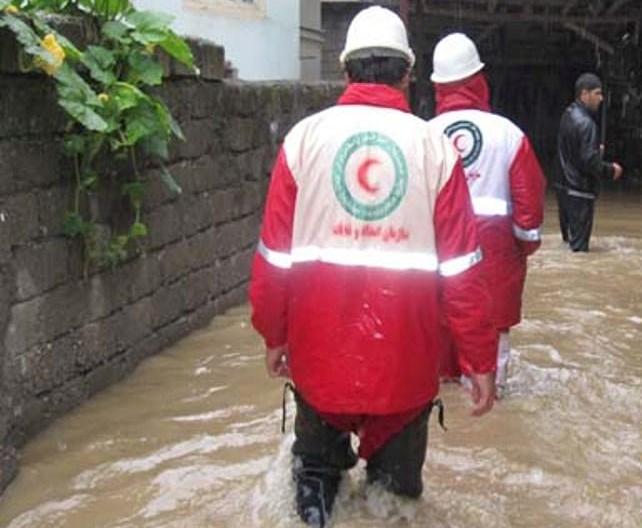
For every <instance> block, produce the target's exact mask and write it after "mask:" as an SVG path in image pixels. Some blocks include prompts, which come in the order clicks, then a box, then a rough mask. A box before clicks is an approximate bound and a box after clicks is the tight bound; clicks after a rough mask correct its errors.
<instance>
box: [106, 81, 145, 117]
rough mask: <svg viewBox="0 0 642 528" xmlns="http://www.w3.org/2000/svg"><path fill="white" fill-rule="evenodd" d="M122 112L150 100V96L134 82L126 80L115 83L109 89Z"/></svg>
mask: <svg viewBox="0 0 642 528" xmlns="http://www.w3.org/2000/svg"><path fill="white" fill-rule="evenodd" d="M109 95H110V96H111V97H112V98H113V99H114V101H115V102H116V104H117V106H118V110H119V111H120V112H122V111H124V110H128V109H129V108H133V107H135V106H137V105H138V104H139V103H141V102H143V101H147V100H149V96H147V95H146V94H144V93H143V92H142V91H140V90H139V89H138V88H136V86H134V85H133V84H129V83H126V82H117V83H115V84H114V85H113V86H112V88H111V89H110V91H109Z"/></svg>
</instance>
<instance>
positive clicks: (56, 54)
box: [37, 33, 65, 75]
mask: <svg viewBox="0 0 642 528" xmlns="http://www.w3.org/2000/svg"><path fill="white" fill-rule="evenodd" d="M40 45H41V46H42V47H43V49H45V50H47V51H48V52H49V54H50V55H51V56H52V58H53V60H52V61H51V62H45V61H43V60H40V61H37V65H38V66H39V67H40V68H41V69H42V70H43V71H45V72H46V73H47V75H55V74H56V72H57V71H58V70H59V69H60V67H61V66H62V63H63V62H64V61H65V50H63V49H62V47H61V46H60V44H58V41H57V40H56V36H55V35H54V34H53V33H49V34H48V35H46V36H45V38H43V39H42V41H41V42H40Z"/></svg>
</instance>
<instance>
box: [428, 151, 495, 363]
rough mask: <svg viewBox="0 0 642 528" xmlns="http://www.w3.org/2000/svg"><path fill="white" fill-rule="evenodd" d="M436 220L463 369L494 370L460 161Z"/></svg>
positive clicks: (449, 316)
mask: <svg viewBox="0 0 642 528" xmlns="http://www.w3.org/2000/svg"><path fill="white" fill-rule="evenodd" d="M434 222H435V235H436V243H437V254H438V258H439V262H440V266H439V269H440V274H441V276H442V280H441V292H442V302H443V308H444V312H445V315H446V320H447V321H448V326H449V327H450V332H451V335H452V337H453V339H454V341H455V345H456V347H457V350H458V353H459V359H460V363H461V364H462V370H464V372H471V371H472V372H474V373H479V374H483V373H486V372H493V371H495V369H496V363H497V332H496V331H495V328H494V327H493V326H492V324H491V321H490V296H489V293H488V290H487V288H486V284H485V283H484V279H483V278H482V276H481V268H480V266H478V265H477V264H478V262H479V261H480V260H481V258H482V255H481V249H480V248H479V241H478V238H477V228H476V227H475V217H474V214H473V209H472V205H471V202H470V195H469V191H468V186H467V185H466V180H465V177H464V170H463V167H462V165H461V161H460V160H458V161H457V163H456V164H455V165H454V168H453V169H452V174H451V175H450V177H449V179H448V181H447V182H446V184H445V185H444V186H443V187H442V189H441V191H440V192H439V194H438V196H437V200H436V204H435V216H434Z"/></svg>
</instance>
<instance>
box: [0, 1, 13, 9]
mask: <svg viewBox="0 0 642 528" xmlns="http://www.w3.org/2000/svg"><path fill="white" fill-rule="evenodd" d="M10 3H11V0H0V9H4V8H5V7H7V6H8V5H9V4H10Z"/></svg>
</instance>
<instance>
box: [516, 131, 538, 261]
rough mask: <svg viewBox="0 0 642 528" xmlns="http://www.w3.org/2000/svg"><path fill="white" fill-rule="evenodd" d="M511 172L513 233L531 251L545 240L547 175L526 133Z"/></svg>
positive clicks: (528, 253)
mask: <svg viewBox="0 0 642 528" xmlns="http://www.w3.org/2000/svg"><path fill="white" fill-rule="evenodd" d="M509 176H510V192H511V201H512V204H513V234H514V235H515V237H516V238H517V239H518V240H519V243H520V245H521V247H522V250H523V251H524V252H525V253H526V255H530V254H532V253H534V252H535V251H536V250H537V248H538V247H539V246H540V244H541V229H542V222H543V220H544V191H545V189H546V179H545V178H544V173H543V172H542V168H541V166H540V164H539V161H538V160H537V156H536V155H535V151H534V150H533V147H532V146H531V143H530V141H529V140H528V138H527V137H526V136H523V137H522V141H521V143H520V145H519V147H518V149H517V152H516V154H515V157H514V158H513V161H512V163H511V166H510V170H509Z"/></svg>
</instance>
